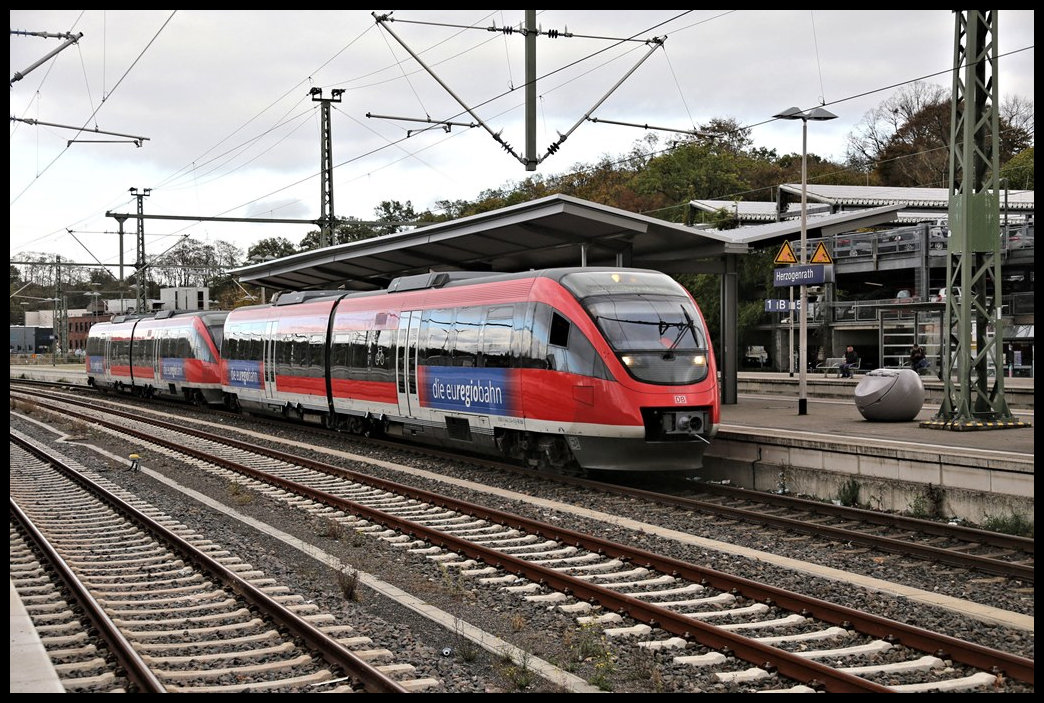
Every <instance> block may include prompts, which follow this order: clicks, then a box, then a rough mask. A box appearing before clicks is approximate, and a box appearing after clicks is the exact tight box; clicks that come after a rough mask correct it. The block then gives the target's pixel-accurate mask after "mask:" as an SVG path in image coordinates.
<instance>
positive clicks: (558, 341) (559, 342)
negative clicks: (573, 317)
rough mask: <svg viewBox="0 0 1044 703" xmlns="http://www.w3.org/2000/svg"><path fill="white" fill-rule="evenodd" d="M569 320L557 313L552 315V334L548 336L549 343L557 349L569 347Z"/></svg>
mask: <svg viewBox="0 0 1044 703" xmlns="http://www.w3.org/2000/svg"><path fill="white" fill-rule="evenodd" d="M570 326H571V325H570V324H569V320H567V319H565V317H563V316H562V315H559V314H558V313H557V312H554V313H551V333H550V334H549V335H548V339H547V343H548V344H552V345H554V346H556V347H568V346H569V328H570Z"/></svg>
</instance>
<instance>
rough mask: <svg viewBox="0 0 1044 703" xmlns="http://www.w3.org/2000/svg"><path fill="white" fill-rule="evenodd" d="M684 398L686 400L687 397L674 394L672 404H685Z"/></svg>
mask: <svg viewBox="0 0 1044 703" xmlns="http://www.w3.org/2000/svg"><path fill="white" fill-rule="evenodd" d="M686 400H687V398H686V397H685V396H684V395H676V396H674V404H675V405H685V401H686Z"/></svg>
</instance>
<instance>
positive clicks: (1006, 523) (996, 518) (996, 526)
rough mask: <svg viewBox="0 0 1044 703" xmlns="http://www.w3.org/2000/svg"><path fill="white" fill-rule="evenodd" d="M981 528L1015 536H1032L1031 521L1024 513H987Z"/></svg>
mask: <svg viewBox="0 0 1044 703" xmlns="http://www.w3.org/2000/svg"><path fill="white" fill-rule="evenodd" d="M982 526H983V529H986V530H990V531H991V532H1000V533H1002V534H1006V535H1015V536H1017V537H1032V536H1033V522H1032V521H1031V520H1029V519H1028V518H1027V517H1026V516H1025V515H1020V514H1018V513H1015V512H1012V513H1011V514H1010V515H987V516H986V520H985V521H983V523H982Z"/></svg>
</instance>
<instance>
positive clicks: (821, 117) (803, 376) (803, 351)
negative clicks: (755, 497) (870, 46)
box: [773, 107, 837, 415]
mask: <svg viewBox="0 0 1044 703" xmlns="http://www.w3.org/2000/svg"><path fill="white" fill-rule="evenodd" d="M773 117H775V118H777V119H781V120H801V265H802V266H804V265H805V264H806V263H808V252H807V244H806V241H807V240H808V192H807V191H808V121H809V120H814V121H816V122H825V121H826V120H833V119H837V115H835V114H834V113H832V112H830V111H829V110H824V109H823V108H821V107H814V108H812V109H811V110H809V111H808V112H805V111H803V110H801V109H800V108H796V107H791V108H787V109H786V110H784V111H783V112H781V113H779V114H777V115H773ZM800 296H801V297H800V300H799V301H798V302H799V303H800V305H801V312H800V315H799V316H798V320H799V331H798V415H807V414H808V301H807V300H806V296H807V287H806V285H805V284H804V283H802V284H801V289H800ZM791 315H793V313H791Z"/></svg>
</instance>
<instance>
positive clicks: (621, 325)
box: [563, 272, 709, 384]
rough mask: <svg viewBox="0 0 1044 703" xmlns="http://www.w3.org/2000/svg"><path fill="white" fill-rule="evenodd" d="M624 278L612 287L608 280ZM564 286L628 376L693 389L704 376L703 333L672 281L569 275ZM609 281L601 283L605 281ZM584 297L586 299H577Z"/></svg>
mask: <svg viewBox="0 0 1044 703" xmlns="http://www.w3.org/2000/svg"><path fill="white" fill-rule="evenodd" d="M616 275H621V276H626V279H621V280H620V285H619V286H617V285H615V283H616V282H615V280H614V279H613V278H612V277H613V276H616ZM574 276H575V277H583V276H589V277H591V279H590V280H586V281H577V280H575V279H574V280H570V281H568V282H567V281H565V280H563V284H565V285H566V287H567V288H569V289H570V290H571V291H573V292H574V294H577V297H579V298H580V302H581V304H582V305H583V306H584V308H585V309H586V310H587V312H588V314H589V315H590V316H591V318H592V319H593V320H594V321H595V324H597V325H598V329H599V330H601V332H602V334H603V335H604V336H605V339H606V341H608V342H609V345H610V346H611V347H612V348H613V350H614V351H615V352H616V354H617V357H618V358H619V359H620V361H621V362H622V363H623V365H624V367H625V368H626V369H627V370H628V372H629V373H630V374H631V375H632V376H634V377H635V378H636V379H638V380H640V381H646V382H649V383H665V384H686V383H695V382H697V381H699V380H702V379H703V378H705V377H706V376H707V372H708V359H709V344H708V335H707V330H706V328H705V327H704V325H703V321H702V318H701V317H700V314H699V312H698V311H697V310H696V306H695V305H694V304H693V302H692V299H691V298H690V297H689V296H688V295H687V294H686V292H685V289H684V288H682V287H681V286H680V285H679V284H678V283H677V282H676V281H674V280H673V279H671V278H669V277H668V276H663V275H660V274H654V273H634V272H628V273H626V274H616V273H612V274H606V273H582V274H570V276H568V277H567V278H569V279H573V278H574ZM607 276H608V277H609V278H608V279H606V277H607ZM582 293H586V294H587V295H586V296H582V295H580V294H582Z"/></svg>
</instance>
